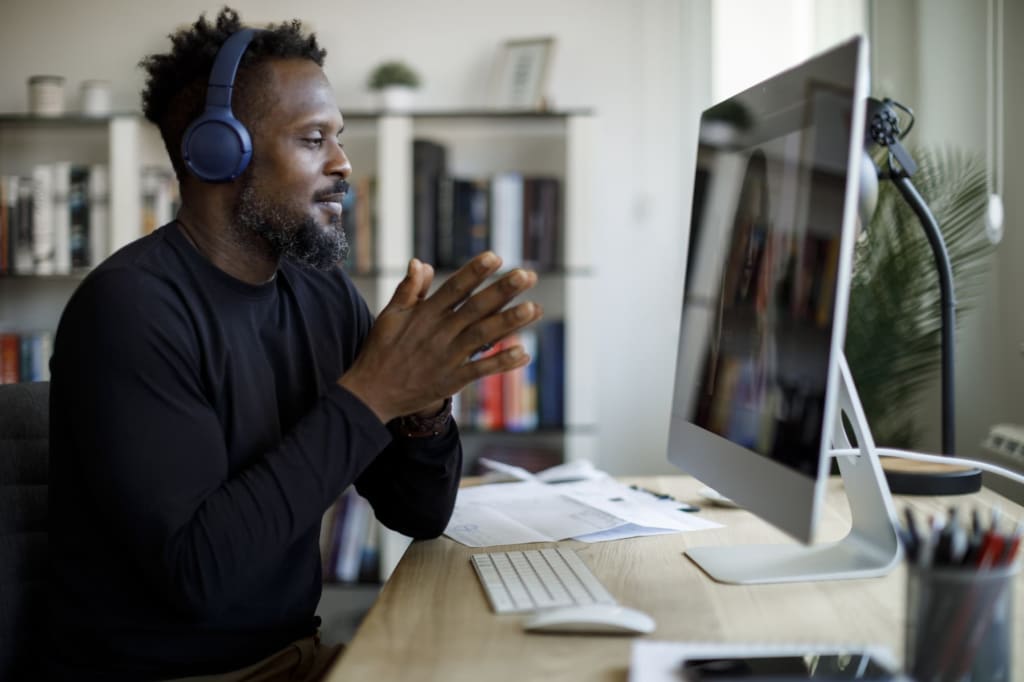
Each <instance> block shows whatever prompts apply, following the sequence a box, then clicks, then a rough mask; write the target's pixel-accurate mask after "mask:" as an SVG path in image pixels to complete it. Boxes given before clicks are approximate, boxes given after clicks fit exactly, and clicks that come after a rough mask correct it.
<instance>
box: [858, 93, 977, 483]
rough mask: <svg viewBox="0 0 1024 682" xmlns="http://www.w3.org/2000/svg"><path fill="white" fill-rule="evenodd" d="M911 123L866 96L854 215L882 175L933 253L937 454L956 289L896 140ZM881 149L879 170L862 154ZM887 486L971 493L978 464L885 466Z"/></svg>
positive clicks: (949, 397)
mask: <svg viewBox="0 0 1024 682" xmlns="http://www.w3.org/2000/svg"><path fill="white" fill-rule="evenodd" d="M896 109H900V110H901V111H903V112H905V113H906V114H907V115H908V116H909V117H910V122H909V124H908V125H907V127H906V129H905V130H902V131H901V130H900V118H899V116H898V115H897V113H896V111H895V110H896ZM913 127H914V112H913V111H911V110H910V109H909V108H907V107H905V106H903V105H902V104H900V103H898V102H895V101H893V100H891V99H889V98H886V99H884V100H877V99H874V98H868V104H867V116H866V119H865V126H864V137H865V140H864V148H865V149H864V159H863V160H862V162H861V193H860V206H859V207H858V208H859V212H860V218H861V225H862V226H866V225H867V224H868V221H869V220H870V218H871V215H872V214H873V213H874V209H875V203H876V202H877V199H878V180H879V179H887V180H890V181H891V182H892V183H893V184H895V185H896V189H897V190H898V191H899V193H900V195H901V196H902V197H903V199H904V200H905V201H906V202H907V204H909V205H910V207H911V209H913V211H914V214H915V215H917V218H918V220H919V221H920V222H921V226H922V227H923V228H924V232H925V236H926V237H927V238H928V244H929V245H930V246H931V249H932V254H933V255H934V257H935V267H936V270H938V275H939V288H940V291H941V306H942V330H941V337H942V338H941V347H942V369H941V379H942V453H943V454H945V455H952V454H954V449H955V447H956V439H955V428H956V427H955V410H954V401H955V396H954V391H953V375H954V351H955V349H956V338H955V326H956V294H955V291H954V287H953V268H952V266H951V265H950V261H949V253H948V251H947V250H946V242H945V240H944V239H943V237H942V231H941V230H940V229H939V224H938V222H937V221H936V220H935V216H934V215H932V212H931V210H930V209H929V208H928V204H927V203H926V202H925V200H924V198H922V197H921V194H920V193H919V192H918V191H917V188H916V187H915V186H914V183H913V182H911V180H910V178H911V176H912V175H913V174H914V173H915V172H917V164H916V163H915V162H914V159H913V157H911V155H910V153H909V152H908V151H907V150H906V148H905V147H904V146H903V145H902V144H900V140H902V139H903V137H905V136H906V135H907V133H909V132H910V129H911V128H913ZM876 144H877V145H879V146H881V147H884V148H885V149H886V150H887V154H886V159H887V162H886V166H887V168H886V170H884V171H879V170H878V169H877V168H876V167H875V164H874V161H873V160H872V158H871V155H870V154H869V153H868V150H869V149H871V148H872V147H873V146H874V145H876ZM885 473H886V479H887V480H888V483H889V488H890V490H891V491H892V492H893V493H894V494H904V495H956V494H965V493H973V492H977V491H978V490H980V489H981V471H979V470H978V469H952V470H943V471H924V472H907V471H895V470H886V472H885Z"/></svg>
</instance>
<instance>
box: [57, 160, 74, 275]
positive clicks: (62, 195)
mask: <svg viewBox="0 0 1024 682" xmlns="http://www.w3.org/2000/svg"><path fill="white" fill-rule="evenodd" d="M70 195H71V162H70V161H58V162H56V163H54V164H53V263H54V272H56V273H57V274H60V275H66V274H68V273H69V272H71V209H70V204H69V201H68V200H69V198H70Z"/></svg>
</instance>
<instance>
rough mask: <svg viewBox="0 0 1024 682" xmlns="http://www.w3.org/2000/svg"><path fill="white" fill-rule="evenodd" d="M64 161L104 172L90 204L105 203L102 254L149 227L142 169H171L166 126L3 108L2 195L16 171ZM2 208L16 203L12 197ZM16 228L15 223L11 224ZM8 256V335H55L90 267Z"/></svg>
mask: <svg viewBox="0 0 1024 682" xmlns="http://www.w3.org/2000/svg"><path fill="white" fill-rule="evenodd" d="M61 163H64V164H65V165H67V164H70V165H73V166H75V167H78V168H84V169H86V170H87V171H88V172H89V173H90V174H92V175H93V177H94V181H95V179H97V178H98V181H97V182H96V185H94V186H91V187H90V189H89V191H90V192H91V191H93V189H94V188H95V191H96V192H97V194H96V196H90V197H89V200H88V202H87V203H88V205H89V206H90V207H91V206H93V205H101V206H102V215H94V216H91V217H92V218H94V219H96V218H99V222H101V223H102V228H101V229H100V230H97V233H98V234H100V235H101V239H100V241H99V242H98V243H94V244H93V246H98V248H96V249H94V251H96V252H97V254H96V255H97V257H98V258H99V259H102V258H103V257H105V256H106V255H109V254H110V253H111V252H112V251H113V250H115V249H117V248H119V247H121V246H123V245H124V244H127V243H128V242H129V241H131V240H133V239H135V238H136V237H138V236H140V234H141V228H140V225H141V220H140V217H141V212H142V188H141V177H142V169H143V168H147V167H159V168H163V169H165V170H166V172H168V173H169V172H170V168H171V167H170V162H169V161H168V160H167V159H166V154H165V153H164V150H163V145H162V143H161V142H160V136H159V133H158V131H157V130H156V128H155V127H153V126H151V125H150V124H149V123H148V122H146V121H145V119H143V118H142V116H141V115H139V114H135V113H117V114H113V115H110V116H103V117H87V116H77V115H69V116H57V117H37V116H29V115H25V114H3V115H0V176H2V177H3V178H4V179H5V190H4V191H3V192H0V196H3V197H4V198H5V200H6V198H7V197H9V196H10V195H11V194H12V191H11V190H12V187H11V186H10V185H9V183H7V182H6V180H7V179H8V178H12V177H18V178H32V177H33V176H34V174H35V172H36V169H38V168H40V167H49V168H50V169H52V170H54V171H56V169H57V166H58V165H59V164H61ZM97 169H99V171H101V172H96V171H97ZM54 177H56V173H55V175H54ZM57 193H58V190H57V189H56V188H54V190H53V196H54V200H55V206H54V207H55V208H64V205H63V204H60V203H59V202H66V201H68V197H67V195H66V194H62V196H61V197H60V199H59V200H58V198H57ZM0 210H3V211H5V212H6V211H7V210H8V206H7V205H6V201H5V202H4V205H0ZM65 210H66V209H65ZM8 217H10V215H9V214H8ZM12 229H15V227H14V226H13V225H10V224H8V225H7V230H8V231H10V230H12ZM3 237H4V238H7V237H8V233H5V234H4V235H3ZM9 244H10V242H9V241H8V245H9ZM8 259H9V262H8V265H10V266H12V267H8V268H5V269H4V270H3V271H2V274H0V334H5V333H7V334H19V335H22V336H26V335H29V334H32V335H36V334H47V333H48V334H52V333H53V332H54V331H55V330H56V328H57V322H58V321H59V319H60V314H61V311H62V310H63V308H64V304H65V303H66V302H67V300H68V298H69V297H70V296H71V294H72V293H73V292H74V290H75V287H77V286H78V283H79V282H80V281H81V279H82V278H83V277H84V276H85V274H86V273H87V272H88V270H89V268H88V267H87V266H82V265H80V264H79V265H75V266H73V267H70V268H69V267H66V266H65V267H63V268H60V267H58V268H57V269H56V270H55V271H53V272H47V273H45V274H41V273H39V272H38V271H37V269H36V268H35V267H33V266H31V265H30V266H28V267H22V268H20V269H15V268H14V267H13V260H14V254H13V253H9V254H8ZM93 260H95V259H93ZM29 378H35V377H29Z"/></svg>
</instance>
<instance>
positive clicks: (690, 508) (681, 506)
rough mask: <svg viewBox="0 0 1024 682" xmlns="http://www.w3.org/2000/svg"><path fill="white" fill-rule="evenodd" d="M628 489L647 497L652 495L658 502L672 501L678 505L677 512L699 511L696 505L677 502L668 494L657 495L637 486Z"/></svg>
mask: <svg viewBox="0 0 1024 682" xmlns="http://www.w3.org/2000/svg"><path fill="white" fill-rule="evenodd" d="M629 487H630V488H632V489H633V490H636V491H638V492H641V493H647V494H648V495H653V496H654V497H657V498H658V499H659V500H672V501H673V502H675V503H676V504H678V505H679V511H681V512H696V511H700V507H698V506H697V505H694V504H689V503H687V502H680V501H679V500H677V499H676V498H674V497H672V496H671V495H669V494H668V493H659V492H656V491H654V490H649V489H647V488H643V487H641V486H638V485H631V486H629Z"/></svg>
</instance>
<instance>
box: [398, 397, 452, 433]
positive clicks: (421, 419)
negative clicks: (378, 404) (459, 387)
mask: <svg viewBox="0 0 1024 682" xmlns="http://www.w3.org/2000/svg"><path fill="white" fill-rule="evenodd" d="M451 421H452V399H451V398H445V399H444V401H443V402H442V403H441V407H440V409H434V410H430V409H428V410H424V411H423V412H417V413H415V414H407V415H403V416H401V417H399V418H398V419H397V420H396V422H395V430H396V431H397V432H398V435H400V436H404V437H405V438H433V437H435V436H440V435H441V434H442V433H446V432H447V431H448V427H449V425H450V424H451Z"/></svg>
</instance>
